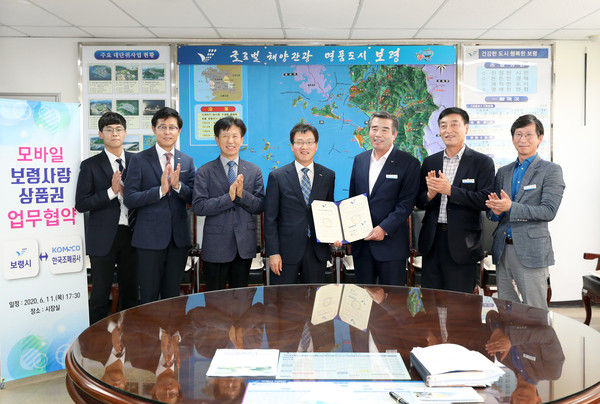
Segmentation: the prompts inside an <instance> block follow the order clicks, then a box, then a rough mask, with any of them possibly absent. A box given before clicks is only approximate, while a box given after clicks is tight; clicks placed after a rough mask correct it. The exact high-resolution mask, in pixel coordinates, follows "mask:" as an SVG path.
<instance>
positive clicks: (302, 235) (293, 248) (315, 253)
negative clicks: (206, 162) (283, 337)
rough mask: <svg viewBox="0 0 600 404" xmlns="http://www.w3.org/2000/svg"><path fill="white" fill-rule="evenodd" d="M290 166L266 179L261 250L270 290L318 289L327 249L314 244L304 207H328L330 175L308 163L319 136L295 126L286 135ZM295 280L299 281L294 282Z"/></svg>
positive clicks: (306, 127) (311, 161)
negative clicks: (319, 203)
mask: <svg viewBox="0 0 600 404" xmlns="http://www.w3.org/2000/svg"><path fill="white" fill-rule="evenodd" d="M290 142H291V143H292V152H293V153H294V159H295V161H294V162H293V163H291V164H288V165H285V166H283V167H281V168H279V169H277V170H275V171H272V172H271V173H270V174H269V180H268V182H267V195H266V197H265V248H266V253H267V256H268V257H269V266H270V268H271V272H272V274H271V278H270V279H271V284H273V285H281V284H290V283H297V282H298V281H300V282H301V283H324V282H325V268H326V264H327V258H328V257H330V256H331V255H330V250H329V245H328V244H321V243H317V238H316V236H315V231H314V229H315V226H314V222H313V217H312V212H311V209H310V204H311V202H312V201H313V200H321V201H333V191H334V188H335V173H334V172H333V171H332V170H330V169H328V168H325V167H323V166H322V165H320V164H316V163H315V162H314V158H315V153H316V152H317V148H318V146H319V132H318V131H317V129H316V128H315V127H314V126H312V125H309V124H305V123H299V124H297V125H296V126H294V127H293V128H292V130H291V132H290ZM298 275H300V278H298Z"/></svg>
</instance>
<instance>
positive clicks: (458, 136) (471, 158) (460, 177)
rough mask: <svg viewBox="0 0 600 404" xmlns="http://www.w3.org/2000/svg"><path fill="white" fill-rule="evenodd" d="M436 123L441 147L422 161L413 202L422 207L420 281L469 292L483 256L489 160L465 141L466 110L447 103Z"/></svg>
mask: <svg viewBox="0 0 600 404" xmlns="http://www.w3.org/2000/svg"><path fill="white" fill-rule="evenodd" d="M438 125H439V127H440V137H441V138H442V141H443V142H444V144H445V145H446V149H445V150H442V151H440V152H438V153H435V154H433V155H431V156H429V157H427V158H426V159H425V160H424V161H423V166H422V167H421V186H420V190H419V196H418V198H417V207H418V208H420V209H425V216H424V217H423V225H422V227H421V232H420V234H419V251H420V252H421V254H422V255H423V271H422V274H421V286H423V287H425V288H432V289H445V290H453V291H457V292H465V293H472V292H473V289H474V287H475V282H476V280H477V268H478V267H477V262H478V261H479V260H481V259H482V258H483V245H482V243H481V229H482V223H481V211H483V210H485V201H486V199H487V195H488V194H489V193H490V191H491V190H492V189H493V186H494V161H493V160H492V159H491V158H490V157H488V156H486V155H484V154H481V153H479V152H476V151H475V150H473V149H470V148H468V147H467V146H466V145H465V139H466V136H467V133H468V131H469V115H468V114H467V112H466V111H465V110H463V109H461V108H457V107H452V108H446V109H445V110H443V111H442V112H441V113H440V116H439V118H438Z"/></svg>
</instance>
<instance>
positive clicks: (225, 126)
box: [192, 116, 265, 290]
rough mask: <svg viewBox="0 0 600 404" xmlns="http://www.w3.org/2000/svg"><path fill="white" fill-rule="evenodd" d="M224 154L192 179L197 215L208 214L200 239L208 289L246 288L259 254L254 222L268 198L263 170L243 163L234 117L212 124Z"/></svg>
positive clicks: (239, 126) (240, 124) (241, 128)
mask: <svg viewBox="0 0 600 404" xmlns="http://www.w3.org/2000/svg"><path fill="white" fill-rule="evenodd" d="M214 132H215V141H216V142H217V145H218V146H219V148H220V149H221V155H220V156H219V157H218V158H217V159H216V160H213V161H210V162H208V163H206V164H204V165H203V166H202V167H200V168H199V169H198V171H197V172H196V179H195V180H194V198H193V203H192V207H193V209H194V213H195V214H196V215H199V216H206V221H205V222H204V230H203V237H202V276H203V278H204V282H205V283H206V290H216V289H225V287H226V286H227V284H229V287H230V288H239V287H245V286H248V274H249V273H250V264H252V258H254V257H255V256H256V221H255V220H254V217H253V216H252V215H258V214H261V213H262V211H263V201H264V197H265V192H264V189H265V188H264V185H263V178H262V173H261V171H260V168H258V166H256V165H255V164H252V163H250V162H248V161H244V160H242V159H240V156H239V152H240V146H241V145H242V142H243V141H244V135H245V134H246V125H245V124H244V121H242V120H241V119H238V118H234V117H231V116H228V117H225V118H221V119H219V120H218V121H217V122H216V123H215V126H214Z"/></svg>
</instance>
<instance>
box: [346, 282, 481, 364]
mask: <svg viewBox="0 0 600 404" xmlns="http://www.w3.org/2000/svg"><path fill="white" fill-rule="evenodd" d="M365 289H366V290H367V292H368V293H369V294H370V295H371V297H372V298H373V305H372V307H371V314H370V319H369V325H368V327H367V329H366V330H357V329H355V328H354V327H351V328H350V337H351V340H352V349H353V351H354V352H386V351H388V350H396V351H398V352H399V353H400V354H401V355H402V357H403V358H404V361H405V363H407V364H408V363H409V354H410V351H411V350H412V349H413V348H414V347H426V346H430V345H436V344H440V343H446V342H449V343H454V344H458V345H462V346H464V347H466V348H468V349H471V350H476V351H479V352H482V353H484V352H485V347H484V345H485V337H483V338H482V332H485V335H489V331H488V327H487V326H486V325H485V324H482V323H481V303H480V301H479V300H477V299H478V298H477V297H476V296H473V295H468V294H453V295H452V298H448V297H447V293H446V292H442V291H437V290H433V289H420V288H410V289H387V288H385V287H384V288H381V287H365Z"/></svg>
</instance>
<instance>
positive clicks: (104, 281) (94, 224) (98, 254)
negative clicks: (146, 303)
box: [75, 112, 138, 324]
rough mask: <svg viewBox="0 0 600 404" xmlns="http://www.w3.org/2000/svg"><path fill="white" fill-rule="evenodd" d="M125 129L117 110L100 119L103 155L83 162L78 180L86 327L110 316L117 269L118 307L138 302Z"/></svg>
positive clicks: (129, 158) (126, 307) (97, 155)
mask: <svg viewBox="0 0 600 404" xmlns="http://www.w3.org/2000/svg"><path fill="white" fill-rule="evenodd" d="M126 127H127V123H126V122H125V118H123V116H121V115H120V114H118V113H116V112H106V113H105V114H104V115H102V117H100V119H99V120H98V136H100V139H102V140H103V141H104V151H103V152H101V153H99V154H96V155H95V156H92V157H90V158H88V159H86V160H84V161H83V162H82V163H81V170H80V172H79V178H78V179H77V190H76V193H75V208H76V209H77V210H78V211H79V212H82V213H83V212H89V220H88V223H87V227H86V232H85V243H86V250H87V254H88V255H89V256H90V264H91V266H92V293H91V296H90V324H94V323H95V322H96V321H98V320H101V319H103V318H104V317H106V315H107V314H108V303H109V302H108V300H109V299H108V296H109V294H110V288H111V285H112V282H113V273H114V272H115V265H116V269H117V276H118V278H117V279H118V283H119V301H120V308H121V309H122V310H123V309H128V308H130V307H134V306H135V305H137V302H138V285H137V267H136V252H135V248H133V247H132V246H131V229H130V227H129V223H128V209H127V207H126V206H125V205H124V204H123V178H124V177H125V174H126V173H125V167H127V165H128V164H129V161H130V160H131V157H132V154H131V153H129V152H126V151H124V150H123V141H124V140H125V136H127V129H126Z"/></svg>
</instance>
